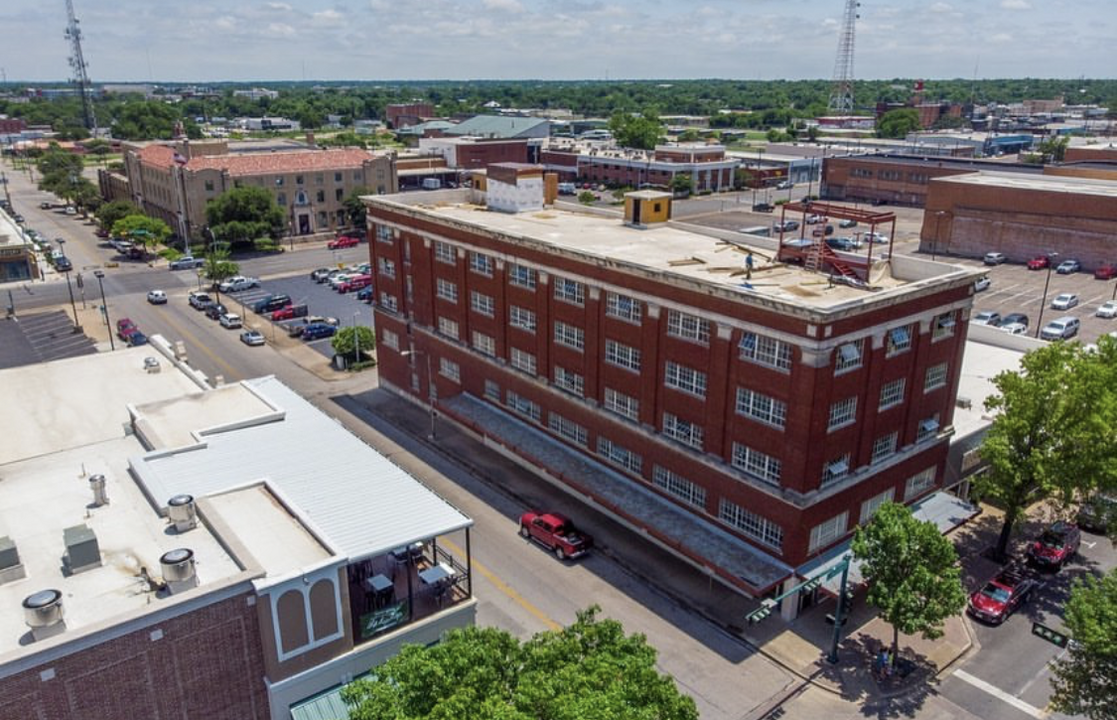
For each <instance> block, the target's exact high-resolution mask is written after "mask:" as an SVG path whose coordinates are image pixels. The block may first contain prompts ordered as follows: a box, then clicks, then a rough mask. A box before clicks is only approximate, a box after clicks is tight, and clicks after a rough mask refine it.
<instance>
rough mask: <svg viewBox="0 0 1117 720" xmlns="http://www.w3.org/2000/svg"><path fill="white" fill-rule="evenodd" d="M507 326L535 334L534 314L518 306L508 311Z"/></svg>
mask: <svg viewBox="0 0 1117 720" xmlns="http://www.w3.org/2000/svg"><path fill="white" fill-rule="evenodd" d="M508 324H509V325H511V326H512V327H514V328H518V329H520V330H524V331H525V332H529V333H533V332H535V313H534V312H532V311H531V310H528V309H527V308H522V307H520V306H519V305H513V306H511V307H510V308H509V309H508Z"/></svg>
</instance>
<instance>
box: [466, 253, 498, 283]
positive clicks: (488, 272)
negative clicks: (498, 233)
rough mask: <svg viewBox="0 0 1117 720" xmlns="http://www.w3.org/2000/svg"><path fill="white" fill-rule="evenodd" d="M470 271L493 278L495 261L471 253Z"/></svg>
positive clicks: (480, 254) (479, 254) (486, 256)
mask: <svg viewBox="0 0 1117 720" xmlns="http://www.w3.org/2000/svg"><path fill="white" fill-rule="evenodd" d="M469 269H470V270H472V271H473V272H475V273H477V274H479V275H484V276H485V277H492V276H493V259H492V258H491V257H489V256H488V255H484V254H482V253H479V252H471V253H469Z"/></svg>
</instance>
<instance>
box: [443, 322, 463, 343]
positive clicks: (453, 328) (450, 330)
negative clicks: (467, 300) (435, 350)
mask: <svg viewBox="0 0 1117 720" xmlns="http://www.w3.org/2000/svg"><path fill="white" fill-rule="evenodd" d="M438 332H440V333H442V334H443V335H445V336H446V337H452V338H454V339H455V340H461V335H460V334H459V333H458V323H457V321H456V320H451V319H450V318H447V317H440V318H438Z"/></svg>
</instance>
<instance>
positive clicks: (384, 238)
mask: <svg viewBox="0 0 1117 720" xmlns="http://www.w3.org/2000/svg"><path fill="white" fill-rule="evenodd" d="M376 239H377V240H379V241H380V242H383V243H388V244H391V242H392V228H390V227H388V226H387V225H377V226H376Z"/></svg>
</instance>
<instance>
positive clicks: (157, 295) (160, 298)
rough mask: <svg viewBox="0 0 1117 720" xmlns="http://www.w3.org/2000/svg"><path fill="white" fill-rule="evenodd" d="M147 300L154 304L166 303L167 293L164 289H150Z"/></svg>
mask: <svg viewBox="0 0 1117 720" xmlns="http://www.w3.org/2000/svg"><path fill="white" fill-rule="evenodd" d="M147 301H148V302H149V303H151V304H152V305H166V304H167V293H165V292H163V291H162V290H149V291H148V293H147Z"/></svg>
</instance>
